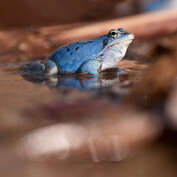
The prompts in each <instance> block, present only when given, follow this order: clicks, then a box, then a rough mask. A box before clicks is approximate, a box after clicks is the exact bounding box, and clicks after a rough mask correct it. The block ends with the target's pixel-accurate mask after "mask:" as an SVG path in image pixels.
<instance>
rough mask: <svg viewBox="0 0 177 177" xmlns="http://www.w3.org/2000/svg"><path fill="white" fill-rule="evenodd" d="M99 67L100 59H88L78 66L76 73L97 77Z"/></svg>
mask: <svg viewBox="0 0 177 177" xmlns="http://www.w3.org/2000/svg"><path fill="white" fill-rule="evenodd" d="M101 66H102V64H101V60H100V59H90V60H87V61H86V62H85V63H83V64H82V65H81V66H80V68H79V70H78V72H79V73H81V74H92V75H94V76H99V72H100V70H101Z"/></svg>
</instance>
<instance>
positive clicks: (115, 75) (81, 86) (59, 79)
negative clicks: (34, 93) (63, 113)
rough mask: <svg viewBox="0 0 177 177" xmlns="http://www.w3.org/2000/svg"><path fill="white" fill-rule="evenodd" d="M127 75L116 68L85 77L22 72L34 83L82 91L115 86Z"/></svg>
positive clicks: (23, 75)
mask: <svg viewBox="0 0 177 177" xmlns="http://www.w3.org/2000/svg"><path fill="white" fill-rule="evenodd" d="M126 76H127V73H126V72H124V71H121V72H117V70H116V69H115V70H109V71H106V72H102V73H101V76H100V77H93V76H92V77H91V76H89V77H86V76H85V77H83V76H82V75H62V76H61V75H54V76H39V75H34V74H28V73H26V74H25V73H24V74H22V77H23V79H25V80H27V81H29V82H32V83H34V84H39V85H41V84H42V85H46V86H48V87H49V88H51V89H53V88H75V89H77V90H80V91H82V90H95V89H102V88H107V87H110V86H113V85H115V84H116V85H117V84H120V81H119V78H120V77H121V78H123V77H126ZM121 80H122V79H121Z"/></svg>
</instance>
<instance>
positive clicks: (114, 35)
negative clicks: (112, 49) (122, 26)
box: [109, 29, 119, 38]
mask: <svg viewBox="0 0 177 177" xmlns="http://www.w3.org/2000/svg"><path fill="white" fill-rule="evenodd" d="M118 34H119V33H118V31H117V30H116V29H112V30H111V31H109V36H110V37H111V38H116V37H117V36H118Z"/></svg>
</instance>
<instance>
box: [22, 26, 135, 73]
mask: <svg viewBox="0 0 177 177" xmlns="http://www.w3.org/2000/svg"><path fill="white" fill-rule="evenodd" d="M133 39H134V35H133V34H132V33H129V32H127V31H126V30H124V29H123V28H119V29H113V30H110V31H109V33H108V34H106V35H103V36H100V37H97V38H95V39H92V40H88V41H81V42H76V43H73V44H70V45H67V46H64V47H61V48H58V49H57V50H55V51H54V52H53V53H52V54H51V55H49V56H48V57H47V59H46V60H45V62H44V63H43V64H42V63H29V64H26V65H23V66H22V68H21V70H22V71H24V72H26V73H32V74H35V75H40V76H50V75H56V74H77V73H78V74H90V75H94V76H99V75H100V72H101V71H103V70H107V69H110V68H117V66H118V64H119V62H120V61H121V59H122V58H123V57H124V56H125V53H126V50H127V48H128V46H129V44H130V43H131V42H132V40H133Z"/></svg>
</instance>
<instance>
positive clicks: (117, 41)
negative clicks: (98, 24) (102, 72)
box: [99, 28, 134, 69]
mask: <svg viewBox="0 0 177 177" xmlns="http://www.w3.org/2000/svg"><path fill="white" fill-rule="evenodd" d="M133 39H134V35H133V34H132V33H129V32H127V31H126V30H124V29H123V28H119V29H112V30H110V31H109V33H108V34H107V35H104V36H102V46H103V48H102V50H101V51H100V53H99V58H101V59H102V60H103V61H104V66H103V67H104V68H103V69H108V68H112V67H116V66H117V65H118V63H119V62H120V60H121V59H122V58H123V57H124V56H125V53H126V51H127V48H128V46H129V44H130V43H131V42H132V40H133Z"/></svg>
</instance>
